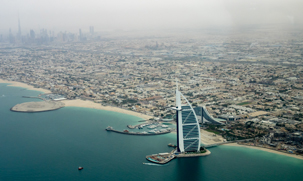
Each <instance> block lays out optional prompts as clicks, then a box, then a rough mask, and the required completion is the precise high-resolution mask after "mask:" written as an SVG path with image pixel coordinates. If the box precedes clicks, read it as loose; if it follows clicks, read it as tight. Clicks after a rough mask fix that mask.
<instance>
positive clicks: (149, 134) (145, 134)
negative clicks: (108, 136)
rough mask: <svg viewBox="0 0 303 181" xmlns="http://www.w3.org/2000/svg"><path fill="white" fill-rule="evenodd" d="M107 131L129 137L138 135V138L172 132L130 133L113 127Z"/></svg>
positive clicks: (109, 127)
mask: <svg viewBox="0 0 303 181" xmlns="http://www.w3.org/2000/svg"><path fill="white" fill-rule="evenodd" d="M105 130H106V131H112V132H115V133H120V134H127V135H138V136H152V135H161V134H167V133H170V132H171V131H170V130H167V131H159V132H155V133H147V132H130V131H128V130H123V131H118V130H115V129H113V127H111V126H108V127H107V128H106V129H105Z"/></svg>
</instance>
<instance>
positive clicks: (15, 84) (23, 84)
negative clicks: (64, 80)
mask: <svg viewBox="0 0 303 181" xmlns="http://www.w3.org/2000/svg"><path fill="white" fill-rule="evenodd" d="M0 83H8V84H10V85H8V86H13V87H23V88H26V89H28V90H35V91H40V92H44V93H52V92H51V91H50V90H47V89H42V88H35V87H34V86H31V85H28V84H25V83H21V82H15V81H7V80H3V79H0Z"/></svg>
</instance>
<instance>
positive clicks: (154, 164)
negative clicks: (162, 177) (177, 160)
mask: <svg viewBox="0 0 303 181" xmlns="http://www.w3.org/2000/svg"><path fill="white" fill-rule="evenodd" d="M143 164H144V165H151V166H158V167H163V166H166V165H168V164H164V165H160V164H156V163H143Z"/></svg>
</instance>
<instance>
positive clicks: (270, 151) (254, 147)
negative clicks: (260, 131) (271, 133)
mask: <svg viewBox="0 0 303 181" xmlns="http://www.w3.org/2000/svg"><path fill="white" fill-rule="evenodd" d="M223 146H238V147H244V148H250V149H256V150H261V151H266V152H269V153H275V154H279V155H285V156H289V157H292V158H297V159H300V160H303V156H300V155H295V154H288V153H283V152H280V151H276V150H271V149H267V148H261V147H256V146H247V145H239V144H237V143H230V144H225V145H223Z"/></svg>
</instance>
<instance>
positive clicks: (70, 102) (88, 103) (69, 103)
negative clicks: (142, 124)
mask: <svg viewBox="0 0 303 181" xmlns="http://www.w3.org/2000/svg"><path fill="white" fill-rule="evenodd" d="M62 102H63V103H64V104H65V106H66V107H68V106H70V107H86V108H93V109H100V110H106V111H114V112H119V113H124V114H129V115H133V116H137V117H140V118H143V119H149V118H152V117H151V116H148V115H145V114H141V113H138V112H134V111H130V110H125V109H121V108H118V107H111V106H102V105H101V104H100V103H94V102H92V101H84V100H80V99H75V100H64V101H62Z"/></svg>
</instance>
